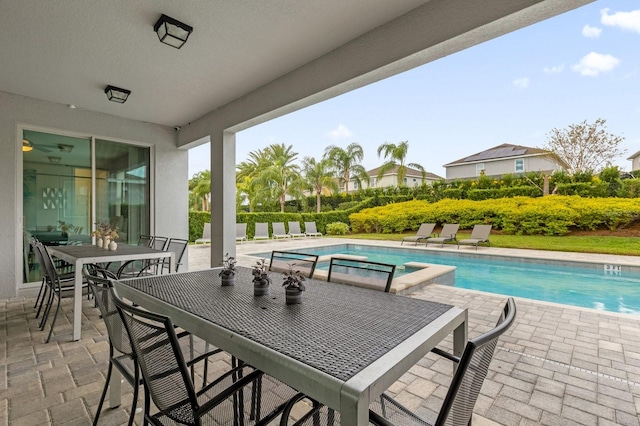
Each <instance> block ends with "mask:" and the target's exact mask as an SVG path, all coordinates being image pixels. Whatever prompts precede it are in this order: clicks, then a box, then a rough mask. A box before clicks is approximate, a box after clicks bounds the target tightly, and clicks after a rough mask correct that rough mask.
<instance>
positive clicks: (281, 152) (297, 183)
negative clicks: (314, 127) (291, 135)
mask: <svg viewBox="0 0 640 426" xmlns="http://www.w3.org/2000/svg"><path fill="white" fill-rule="evenodd" d="M297 158H298V153H297V152H293V146H291V145H289V146H285V145H284V144H273V145H269V146H268V147H266V148H265V149H263V150H262V151H261V152H259V155H258V156H257V160H256V164H257V166H256V169H255V173H254V175H255V177H254V180H253V182H252V186H253V187H254V188H257V190H256V194H257V195H258V196H262V197H265V196H267V197H268V198H270V199H276V200H277V201H278V202H279V203H280V211H281V212H284V204H285V201H286V198H287V195H290V196H294V197H297V196H299V195H301V193H302V191H301V189H302V187H303V182H302V176H301V174H300V166H298V165H297V164H295V163H294V162H295V161H296V159H297ZM236 179H237V177H236ZM267 194H268V195H267Z"/></svg>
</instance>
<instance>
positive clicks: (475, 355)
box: [280, 297, 516, 426]
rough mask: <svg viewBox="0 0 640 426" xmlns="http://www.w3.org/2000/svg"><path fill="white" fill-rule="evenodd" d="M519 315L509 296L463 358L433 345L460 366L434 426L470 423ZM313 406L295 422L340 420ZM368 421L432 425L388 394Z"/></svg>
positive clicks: (387, 425) (299, 397) (285, 417)
mask: <svg viewBox="0 0 640 426" xmlns="http://www.w3.org/2000/svg"><path fill="white" fill-rule="evenodd" d="M515 317H516V303H515V301H514V300H513V298H512V297H510V298H509V299H508V300H507V302H506V304H505V306H504V308H503V310H502V313H501V315H500V317H499V318H498V321H497V324H496V327H495V328H493V329H492V330H490V331H488V332H486V333H484V334H482V335H480V336H478V337H476V338H474V339H471V340H469V341H468V342H467V345H466V346H465V349H464V352H463V353H462V357H457V356H455V355H451V354H449V353H448V352H445V351H443V350H441V349H438V348H434V349H433V350H432V352H434V353H436V354H438V355H440V356H442V357H445V358H447V359H449V360H451V361H453V362H455V363H457V367H456V370H455V373H454V375H453V378H452V380H451V384H450V386H449V390H448V391H447V395H446V396H445V398H444V401H443V403H442V406H441V407H440V412H439V413H438V417H437V419H436V421H435V423H433V425H434V426H445V425H453V426H467V425H469V424H471V416H472V414H473V407H474V406H475V404H476V400H477V399H478V395H479V394H480V389H481V388H482V384H483V383H484V379H485V378H486V377H487V372H488V371H489V365H490V364H491V360H492V359H493V354H494V352H495V348H496V345H497V343H498V339H499V337H500V336H501V335H502V334H503V333H504V332H505V331H507V330H508V329H509V327H511V325H513V322H514V320H515ZM304 398H306V396H305V395H303V394H298V395H296V397H295V398H292V399H291V400H290V401H289V403H288V404H287V406H286V407H285V409H284V410H283V413H282V419H281V422H280V424H281V425H287V424H288V419H289V414H290V412H291V409H292V408H293V406H294V405H295V404H296V403H297V402H298V401H300V400H302V399H304ZM310 402H311V404H312V408H311V409H310V410H309V411H307V413H306V414H304V415H303V416H301V417H300V420H299V421H297V422H295V424H296V425H310V424H313V425H314V426H317V425H320V424H334V423H338V424H339V421H340V414H339V413H337V412H335V411H334V410H331V409H328V408H327V407H325V406H323V405H320V404H318V403H317V402H315V401H313V400H310ZM369 423H370V424H374V425H377V426H392V425H418V426H431V424H432V423H429V422H427V421H426V420H424V419H422V418H421V417H419V416H418V415H416V414H415V413H413V412H412V411H411V410H409V409H408V408H406V407H404V406H403V405H402V404H400V403H399V402H397V401H396V400H394V399H393V398H392V397H391V396H389V395H388V394H386V393H383V394H382V395H380V398H379V399H378V400H376V401H374V402H372V403H371V405H369Z"/></svg>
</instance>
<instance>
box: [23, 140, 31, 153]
mask: <svg viewBox="0 0 640 426" xmlns="http://www.w3.org/2000/svg"><path fill="white" fill-rule="evenodd" d="M31 150H33V147H32V146H31V142H29V141H28V140H26V139H22V152H29V151H31Z"/></svg>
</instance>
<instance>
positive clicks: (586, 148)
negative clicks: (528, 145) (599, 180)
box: [544, 118, 627, 175]
mask: <svg viewBox="0 0 640 426" xmlns="http://www.w3.org/2000/svg"><path fill="white" fill-rule="evenodd" d="M623 141H624V137H622V136H616V135H613V134H611V133H607V132H606V120H604V119H602V118H598V119H597V120H596V121H595V122H594V123H591V124H589V123H587V121H586V120H585V121H583V122H582V123H580V124H571V125H569V127H568V128H566V129H553V130H551V133H550V134H548V135H547V143H546V145H545V146H544V149H546V150H547V151H551V152H552V153H553V154H554V155H555V156H557V157H558V158H559V159H561V160H562V161H563V162H564V163H566V165H567V172H568V173H569V174H570V175H574V174H576V173H579V172H586V171H590V172H594V173H597V172H599V171H600V170H602V168H603V167H604V166H605V165H607V164H610V163H612V162H613V160H614V159H616V158H617V157H619V156H621V155H623V154H624V153H626V152H627V150H626V149H624V148H622V147H621V146H620V144H621V143H622V142H623Z"/></svg>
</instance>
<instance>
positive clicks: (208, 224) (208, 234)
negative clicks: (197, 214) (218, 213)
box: [202, 222, 211, 240]
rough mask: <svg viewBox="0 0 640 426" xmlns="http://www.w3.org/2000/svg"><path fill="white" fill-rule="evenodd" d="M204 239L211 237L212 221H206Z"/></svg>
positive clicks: (203, 231) (203, 229)
mask: <svg viewBox="0 0 640 426" xmlns="http://www.w3.org/2000/svg"><path fill="white" fill-rule="evenodd" d="M202 239H203V240H210V239H211V222H205V223H204V228H202Z"/></svg>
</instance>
